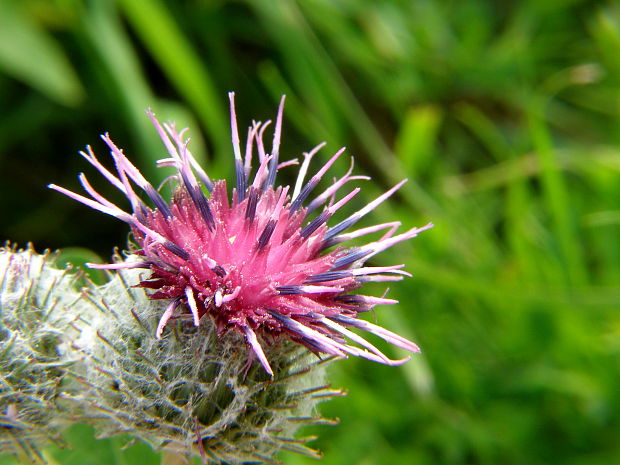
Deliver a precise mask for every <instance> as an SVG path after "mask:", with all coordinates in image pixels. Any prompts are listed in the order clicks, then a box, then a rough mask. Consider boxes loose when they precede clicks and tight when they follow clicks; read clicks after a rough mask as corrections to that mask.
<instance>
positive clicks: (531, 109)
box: [0, 0, 620, 465]
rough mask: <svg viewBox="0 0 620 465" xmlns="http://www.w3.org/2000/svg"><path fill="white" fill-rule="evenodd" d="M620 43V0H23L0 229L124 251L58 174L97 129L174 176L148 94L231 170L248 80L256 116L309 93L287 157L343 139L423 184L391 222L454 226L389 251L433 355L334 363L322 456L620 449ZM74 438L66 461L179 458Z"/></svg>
mask: <svg viewBox="0 0 620 465" xmlns="http://www.w3.org/2000/svg"><path fill="white" fill-rule="evenodd" d="M618 56H620V7H619V6H618V5H617V3H616V2H613V1H608V2H605V1H599V2H592V1H585V0H583V1H579V0H573V1H563V0H553V1H548V2H535V1H523V2H489V1H482V0H471V1H468V2H455V1H440V0H416V1H415V2H410V1H404V0H403V1H398V0H394V1H387V0H384V1H371V0H297V1H293V0H281V1H278V2H273V1H269V0H239V1H223V0H221V1H210V2H208V1H204V0H193V1H189V0H187V1H180V2H173V1H164V0H142V1H140V2H133V1H131V0H117V1H113V0H102V1H86V0H83V1H82V0H47V1H45V0H22V1H19V2H18V1H15V0H13V1H11V0H0V109H1V111H0V173H2V182H1V183H0V205H1V207H0V208H1V211H0V213H1V214H0V233H1V234H0V237H2V238H6V239H9V240H11V241H14V242H18V243H20V244H25V243H26V242H28V241H33V242H34V244H35V245H36V246H37V248H39V249H42V248H46V247H49V248H59V247H60V248H64V247H83V248H88V249H92V250H94V252H96V253H97V254H98V255H99V256H101V257H103V259H104V260H105V259H107V257H108V256H109V255H110V254H111V252H112V248H113V247H114V246H116V245H120V246H122V245H123V244H124V243H125V240H126V235H127V232H126V230H125V228H124V227H123V226H122V225H120V224H116V223H115V222H114V221H113V220H112V219H110V218H107V217H103V215H99V214H96V213H94V212H90V211H87V209H86V208H83V207H81V206H79V205H77V204H76V203H74V202H70V201H67V199H64V198H59V196H58V195H55V194H54V193H53V192H50V191H47V190H46V189H45V187H44V186H45V185H46V184H47V183H49V182H54V183H57V184H61V185H64V186H73V187H76V186H77V181H76V179H75V177H76V174H77V173H78V172H79V171H81V170H87V169H88V168H87V166H86V164H85V163H84V162H83V160H81V159H80V157H78V156H76V155H75V152H76V151H77V150H80V149H82V148H83V147H84V146H85V145H86V144H88V143H91V144H93V146H94V149H95V151H98V152H100V153H101V154H103V153H104V150H103V147H102V144H101V143H100V142H98V139H97V137H96V135H97V134H100V133H102V132H104V131H110V133H111V135H112V137H113V138H114V139H115V141H116V142H117V143H118V144H119V145H120V146H122V147H124V148H125V150H126V153H128V154H129V155H130V156H132V157H133V158H134V159H137V164H138V165H139V166H140V168H141V169H142V170H143V171H145V172H146V173H147V174H148V176H149V177H150V178H155V179H162V177H163V175H162V174H161V173H160V172H157V171H156V170H154V169H153V160H154V159H157V158H160V157H161V156H162V155H163V151H162V148H161V147H160V145H159V144H158V141H157V138H156V134H155V133H154V131H152V130H151V129H150V128H149V124H148V120H147V119H146V118H145V116H144V113H143V110H144V109H145V108H146V107H148V106H151V107H152V108H153V109H154V110H155V111H156V112H157V113H158V115H159V116H160V117H162V118H164V119H175V120H177V121H178V122H179V125H191V129H192V131H191V133H190V134H191V135H192V144H194V150H193V151H194V152H196V153H198V154H199V156H200V157H201V159H202V160H203V163H205V165H206V166H207V167H208V169H209V172H210V174H213V176H214V177H220V176H228V175H229V174H230V169H231V167H232V163H231V157H232V155H231V153H230V149H229V143H228V139H229V135H228V129H227V125H228V116H227V113H226V92H227V91H228V90H235V91H237V102H238V112H239V116H240V118H241V120H242V121H244V122H245V123H244V124H246V123H248V122H249V121H250V118H259V119H262V120H265V119H268V118H271V117H273V113H274V110H275V107H276V105H277V101H278V99H279V96H280V95H281V94H282V93H286V94H287V107H286V108H287V109H286V115H285V126H286V127H285V135H284V152H285V154H287V155H290V156H291V157H293V156H298V154H299V153H301V152H302V151H303V150H307V149H309V148H310V147H312V146H314V145H316V144H317V143H319V142H321V141H323V140H327V141H328V147H327V151H325V152H322V153H323V154H324V156H327V153H328V151H329V150H336V149H337V148H339V147H340V146H343V145H346V146H347V147H348V151H349V153H351V154H353V155H354V156H355V157H356V162H357V167H356V170H357V172H358V173H371V174H372V175H373V183H372V184H370V183H366V184H365V185H364V186H362V187H364V191H363V192H364V193H365V195H366V196H367V197H366V198H367V199H368V198H371V197H372V196H373V195H376V194H377V193H378V192H380V191H381V190H385V189H386V188H387V187H389V186H390V185H392V184H394V183H395V182H397V181H398V180H400V179H401V178H403V177H408V178H409V179H410V181H409V183H407V185H406V186H405V187H404V188H403V189H402V191H401V193H400V195H399V196H397V197H396V198H394V199H393V200H392V201H391V202H390V204H389V205H384V206H382V207H381V208H379V209H378V211H377V213H376V214H375V215H374V217H373V219H372V221H373V222H379V221H388V220H393V219H394V218H398V219H400V220H401V221H402V222H403V225H404V226H413V225H422V224H424V223H426V222H427V221H431V220H432V221H433V222H434V223H435V224H436V227H435V228H434V229H433V230H431V231H429V232H426V233H424V234H423V235H422V236H420V237H419V238H417V239H415V240H414V241H412V243H410V244H407V245H401V246H399V247H398V249H397V250H393V251H390V252H389V253H386V254H384V255H383V256H382V257H381V258H379V259H378V260H380V261H381V262H382V263H392V262H395V261H398V262H404V263H406V264H407V269H408V270H410V271H411V272H412V273H413V274H414V278H413V279H409V280H406V281H404V282H402V283H398V284H397V285H395V286H393V289H392V290H391V291H390V295H391V296H392V297H396V298H399V299H400V300H401V304H400V305H399V306H398V307H397V308H382V309H379V310H378V311H377V315H376V318H377V319H378V320H379V322H381V323H382V324H384V325H386V326H388V327H390V328H392V329H395V330H397V331H398V332H401V333H403V334H404V335H407V336H410V337H411V338H413V339H414V340H416V341H417V342H419V344H420V345H421V346H422V348H423V355H420V356H415V357H414V358H413V360H412V361H411V362H409V363H408V364H406V365H404V366H403V367H400V368H389V367H383V366H375V365H373V364H370V363H368V362H366V361H363V360H347V361H345V362H340V363H337V364H335V365H334V366H333V368H332V373H331V378H332V381H333V384H334V385H335V386H339V387H345V388H346V389H348V391H349V395H348V397H345V398H341V399H337V400H334V401H332V402H331V403H328V404H325V405H324V406H323V412H324V413H325V414H327V415H328V416H331V417H338V418H340V424H339V425H338V426H335V427H326V426H321V427H317V428H309V429H307V430H305V431H304V433H307V434H318V435H319V436H320V438H319V439H318V440H317V441H316V442H315V445H316V447H318V448H320V449H321V450H322V451H323V452H324V454H325V457H324V458H323V459H322V462H323V463H324V464H326V465H328V464H345V463H346V464H357V465H383V464H401V463H402V464H404V463H407V464H411V463H414V464H498V463H501V464H508V465H510V464H528V465H529V464H533V465H536V464H547V463H562V464H570V465H581V464H601V465H603V464H604V465H608V464H613V463H620V442H619V441H618V437H620V425H619V419H620V415H619V414H620V390H619V389H618V386H619V385H620V363H619V362H620V315H619V314H618V310H619V308H620V284H619V282H620V281H619V279H620V240H619V238H620V234H619V233H620V182H619V181H620V113H619V110H620V105H619V103H620V65H619V64H618V63H619V61H618ZM345 165H346V162H343V163H342V165H341V166H340V167H339V169H345ZM336 171H337V170H336V169H335V170H334V172H336ZM93 178H94V177H93ZM100 186H101V190H102V191H103V192H104V193H105V194H106V195H110V196H112V197H114V195H115V194H114V193H112V192H111V191H106V188H105V187H104V183H100V184H99V185H97V187H100ZM361 202H362V201H361V200H360V204H361ZM70 253H71V257H72V259H73V260H76V261H78V262H79V261H80V251H79V249H72V250H71V251H70ZM81 259H82V260H87V259H92V258H90V256H82V258H81ZM386 350H387V351H388V352H389V351H390V350H392V349H390V348H386ZM68 440H69V441H70V442H72V443H74V445H75V446H76V450H75V451H73V452H72V451H69V452H60V451H50V452H49V456H50V457H55V458H54V460H56V461H57V463H63V464H64V463H67V464H68V463H85V464H103V463H106V464H113V463H116V464H123V463H138V462H136V460H137V459H136V458H135V457H136V455H132V454H139V456H140V457H142V458H140V459H139V463H144V464H148V463H158V458H157V456H156V455H155V454H147V455H144V454H146V452H144V449H138V452H135V451H136V449H133V448H130V449H128V451H126V452H123V451H120V450H119V446H120V444H121V443H122V441H120V440H117V439H114V440H102V441H97V442H93V441H92V433H91V432H90V430H88V429H86V428H79V427H78V428H77V429H76V430H72V432H71V434H70V435H69V437H68ZM84 444H88V447H86V446H84ZM136 447H141V446H136ZM63 454H64V455H63ZM71 454H73V455H71ZM71 457H73V458H71ZM76 457H77V458H76ZM281 458H282V460H283V462H284V463H285V464H287V465H302V464H310V463H316V462H315V461H313V460H311V459H307V458H304V457H298V456H295V455H293V454H286V453H285V454H282V457H281ZM3 460H5V461H4V462H0V463H8V462H6V459H3ZM71 460H77V461H75V462H74V461H71Z"/></svg>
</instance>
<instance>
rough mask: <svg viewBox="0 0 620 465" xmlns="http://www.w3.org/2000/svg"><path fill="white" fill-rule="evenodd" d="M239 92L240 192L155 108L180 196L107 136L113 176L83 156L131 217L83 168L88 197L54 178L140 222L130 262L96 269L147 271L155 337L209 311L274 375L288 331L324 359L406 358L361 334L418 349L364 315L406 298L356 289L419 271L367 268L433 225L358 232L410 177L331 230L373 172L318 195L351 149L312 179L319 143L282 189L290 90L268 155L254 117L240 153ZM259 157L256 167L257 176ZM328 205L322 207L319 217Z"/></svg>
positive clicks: (236, 151) (165, 162)
mask: <svg viewBox="0 0 620 465" xmlns="http://www.w3.org/2000/svg"><path fill="white" fill-rule="evenodd" d="M229 98H230V113H231V132H232V146H233V159H234V164H235V180H234V184H233V187H232V189H229V187H228V186H227V183H226V181H225V180H219V181H213V180H211V178H210V177H209V176H208V175H207V173H206V172H205V170H204V169H203V168H202V167H201V166H200V165H199V164H198V163H197V162H196V160H195V158H194V157H193V155H192V154H191V152H190V150H189V139H184V138H183V133H184V131H180V132H179V131H177V130H176V129H175V126H174V124H161V123H160V122H159V121H158V120H157V118H156V117H155V115H154V113H153V112H152V111H150V110H148V111H147V116H148V117H149V118H150V120H151V121H152V123H153V125H154V126H155V129H156V130H157V132H158V133H159V136H160V137H161V139H162V141H163V143H164V145H165V147H166V150H167V152H168V156H167V157H166V158H164V159H162V160H160V161H159V162H158V166H161V167H171V168H173V169H174V170H175V176H174V178H175V179H176V187H175V188H174V193H173V195H172V198H171V199H169V200H168V201H167V200H165V199H164V198H163V197H162V195H161V194H160V193H159V192H158V191H157V190H156V189H155V188H154V187H153V186H152V185H151V184H150V183H149V182H148V181H147V180H146V179H145V178H144V177H143V176H142V174H141V173H140V172H139V170H138V169H137V168H136V167H135V166H134V165H133V164H132V163H131V162H130V161H129V159H128V158H127V157H126V156H125V155H124V154H123V152H122V151H121V150H120V149H119V148H117V147H116V145H115V144H114V143H113V142H112V140H111V139H110V138H109V136H108V135H107V134H106V135H104V136H102V138H103V140H104V142H105V143H106V144H107V146H108V147H109V149H110V153H111V156H112V158H113V160H114V163H115V167H116V173H115V174H114V173H112V172H111V171H109V170H108V169H107V168H105V167H104V165H103V164H101V163H100V162H99V160H98V159H97V158H96V156H95V154H94V153H93V151H92V150H91V149H90V147H88V148H87V151H86V152H81V154H82V156H84V158H85V159H86V160H87V161H88V162H89V163H91V164H92V165H93V166H94V167H95V168H97V169H98V170H99V171H100V172H101V174H102V175H103V176H104V177H105V178H106V179H107V180H108V181H109V182H110V183H112V185H114V186H115V187H116V188H117V189H119V190H120V191H121V192H122V193H123V194H125V196H126V197H127V198H128V200H129V203H130V205H131V211H130V212H129V211H125V210H123V209H121V208H120V207H118V206H117V205H115V204H113V203H112V202H110V201H108V200H107V199H106V198H104V197H103V196H102V195H100V194H99V193H98V192H97V191H95V189H94V188H93V187H92V186H91V185H90V183H89V182H88V180H87V179H86V177H85V176H84V175H81V176H80V182H81V184H82V186H83V187H84V190H85V191H86V192H87V193H88V194H89V195H90V198H88V197H85V196H82V195H79V194H76V193H74V192H72V191H69V190H67V189H65V188H62V187H59V186H56V185H50V187H51V188H52V189H55V190H57V191H59V192H61V193H63V194H65V195H67V196H69V197H71V198H73V199H75V200H77V201H79V202H82V203H84V204H86V205H87V206H89V207H91V208H94V209H96V210H99V211H101V212H103V213H106V214H109V215H112V216H114V217H116V218H118V219H120V220H122V221H124V222H126V223H128V224H129V226H130V227H131V231H132V236H133V242H135V247H136V248H135V250H133V251H132V254H133V258H132V259H131V260H127V261H125V262H118V263H113V264H109V265H94V264H91V265H90V266H92V267H97V268H104V269H121V268H144V269H145V270H146V271H145V273H144V275H143V279H142V281H141V282H140V284H139V286H140V287H143V288H145V289H146V290H147V293H148V295H149V297H150V298H151V299H157V300H165V301H167V302H168V305H167V306H166V308H165V310H164V312H163V313H162V315H159V324H158V326H157V330H156V337H157V338H161V337H164V335H165V332H166V327H167V326H168V324H169V323H170V322H171V321H175V320H180V319H183V320H189V321H190V322H191V323H192V324H194V325H196V326H198V325H199V324H200V322H201V320H202V319H203V318H210V319H211V320H212V321H213V323H214V324H215V327H216V329H217V331H218V333H219V334H224V333H226V332H228V331H236V332H238V333H240V334H242V335H243V337H244V338H245V341H246V343H247V345H248V347H249V349H250V350H249V360H248V364H249V363H251V362H252V359H253V358H254V357H256V358H258V360H259V362H260V363H261V364H262V366H263V367H264V369H265V370H266V371H267V372H268V373H269V374H270V375H272V374H273V370H272V367H271V365H270V363H269V360H268V357H267V355H266V353H265V351H264V347H265V344H271V343H273V342H275V341H277V340H278V339H279V338H282V337H285V338H289V339H291V340H293V341H295V342H297V343H299V344H302V345H303V346H305V347H307V348H308V349H310V350H311V351H312V352H315V353H317V354H320V353H324V354H330V355H335V356H339V357H346V356H348V355H356V356H360V357H364V358H367V359H369V360H373V361H376V362H380V363H384V364H389V365H396V364H400V363H403V362H404V361H406V360H408V358H406V359H401V360H392V359H390V358H388V357H387V356H386V355H385V354H384V353H383V352H381V351H380V350H379V349H378V348H377V347H375V346H374V345H373V344H371V343H370V342H368V341H367V340H366V339H364V338H362V337H361V336H360V335H359V334H357V333H356V332H353V331H352V329H358V330H363V331H367V332H370V333H373V334H375V335H376V336H378V337H380V338H382V339H384V340H386V341H387V342H389V343H391V344H393V345H395V346H398V347H401V348H403V349H406V350H408V351H411V352H418V351H419V349H418V347H417V345H416V344H414V343H413V342H411V341H409V340H407V339H405V338H403V337H401V336H399V335H397V334H395V333H393V332H391V331H388V330H387V329H384V328H382V327H380V326H378V325H376V324H373V323H369V322H367V321H364V320H362V319H360V318H358V316H359V314H360V313H363V312H366V311H369V310H370V309H372V308H373V307H374V306H375V305H378V304H394V303H396V301H395V300H392V299H387V298H384V297H373V296H366V295H362V294H357V293H355V292H354V291H355V290H357V289H358V288H359V287H360V286H362V285H363V284H364V283H365V282H368V281H378V282H383V281H396V280H399V279H402V278H403V276H409V274H408V273H407V272H406V271H404V270H403V267H404V265H403V264H398V265H392V266H366V262H367V261H368V260H369V259H370V258H371V257H373V256H375V255H376V254H378V253H380V252H382V251H383V250H385V249H387V248H389V247H392V246H393V245H396V244H398V243H400V242H403V241H405V240H408V239H411V238H413V237H415V236H417V234H418V233H420V232H422V231H424V230H426V229H428V228H430V227H432V224H430V223H429V224H427V225H425V226H423V227H420V228H413V229H410V230H408V231H405V232H402V233H400V234H397V229H398V227H399V226H400V223H399V222H389V223H382V224H377V225H375V226H370V227H365V228H361V229H356V230H350V229H351V228H353V226H355V224H356V223H357V222H358V221H359V220H360V219H361V218H362V217H363V216H365V215H367V214H368V213H370V212H371V211H373V210H374V209H375V208H376V207H377V206H378V205H379V204H381V203H382V202H384V201H385V200H387V199H388V198H389V197H391V196H392V195H393V194H394V193H395V192H396V191H397V190H398V189H399V188H400V187H401V186H402V184H403V183H404V182H405V181H402V182H400V183H398V184H397V185H396V186H394V187H392V188H391V189H389V190H388V191H387V192H385V193H384V194H382V195H380V196H379V197H377V198H376V199H374V200H373V201H371V202H370V203H368V204H367V205H366V206H364V207H363V208H361V209H359V210H358V211H356V212H354V213H353V214H351V215H349V216H348V217H346V218H345V219H344V220H342V221H340V222H337V223H335V224H332V225H330V224H329V223H330V220H331V217H332V216H333V215H334V214H336V212H338V211H339V210H341V209H342V208H343V207H344V206H345V205H346V204H347V203H348V202H349V201H350V200H351V199H352V198H353V197H355V196H356V195H357V194H358V192H359V191H360V188H358V187H355V188H350V189H349V188H347V189H348V190H346V191H345V186H347V185H348V184H349V183H350V182H352V181H358V180H367V179H369V178H367V177H365V176H354V175H352V174H351V173H352V170H353V166H351V168H350V169H349V170H348V171H347V172H346V173H345V174H344V175H342V176H341V177H340V178H338V179H336V180H335V181H334V182H333V183H332V184H330V185H329V186H327V187H326V188H325V189H324V190H323V191H322V192H320V193H319V194H318V195H317V194H315V192H314V191H315V189H316V188H317V187H318V185H319V183H320V181H321V180H322V179H323V177H324V176H325V174H326V173H327V172H328V171H329V170H330V168H331V167H332V165H333V164H334V163H335V162H336V160H337V159H338V158H340V157H341V156H342V154H343V153H344V148H343V149H341V150H339V151H338V152H336V153H335V154H334V155H332V156H331V157H330V158H329V160H328V161H327V162H326V163H325V164H324V165H323V166H322V167H321V168H320V169H319V170H318V171H317V172H316V173H315V174H314V175H313V176H311V177H310V179H309V180H307V181H306V175H307V173H308V171H309V167H310V164H311V161H312V159H313V157H314V156H315V155H316V154H317V153H318V151H319V150H320V149H321V148H322V147H323V145H324V144H320V145H319V146H317V147H315V148H314V149H313V150H311V151H310V152H308V153H305V154H304V160H303V162H302V164H301V166H300V169H299V172H298V175H297V179H296V181H295V184H294V187H292V188H291V187H290V186H279V185H277V184H276V176H277V173H278V170H279V169H280V168H282V167H283V166H289V165H291V164H292V163H291V162H290V161H289V162H284V163H282V162H280V138H281V133H282V117H283V108H284V97H283V98H282V100H281V101H280V105H279V108H278V112H277V116H276V122H275V125H274V132H273V142H272V144H271V150H269V151H267V149H266V147H265V145H264V142H263V137H264V133H265V130H266V128H267V127H268V126H269V124H270V122H266V123H260V122H253V123H252V125H251V126H250V127H249V128H248V131H247V138H246V143H245V147H244V150H243V151H242V148H241V142H240V137H239V132H238V127H237V118H236V114H235V104H234V93H232V92H231V93H229ZM254 160H255V161H256V163H257V165H258V166H257V168H256V170H254V171H253V170H252V162H253V161H254ZM135 186H137V187H138V188H139V189H140V190H142V191H143V192H144V193H145V194H146V197H147V198H148V203H147V202H145V201H143V200H142V198H141V197H140V196H139V195H138V194H137V193H136V192H135V190H134V188H135ZM341 191H345V192H344V194H340V192H341ZM312 195H314V197H312ZM318 209H321V211H320V212H318V213H316V214H314V215H313V216H311V214H312V213H313V212H315V210H318ZM373 233H382V236H381V237H380V238H379V239H378V240H374V241H371V242H368V243H366V244H364V245H361V246H355V247H346V246H343V245H341V244H343V243H345V242H347V241H349V240H351V239H356V238H359V237H363V236H366V235H370V234H373Z"/></svg>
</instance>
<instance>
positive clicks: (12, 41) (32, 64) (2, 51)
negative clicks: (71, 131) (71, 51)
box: [0, 1, 84, 106]
mask: <svg viewBox="0 0 620 465" xmlns="http://www.w3.org/2000/svg"><path fill="white" fill-rule="evenodd" d="M0 70H1V71H3V72H4V73H6V74H8V75H10V76H12V77H14V78H15V79H18V80H20V81H22V82H24V83H26V84H27V85H29V86H32V87H34V88H35V89H37V90H38V91H39V92H41V93H43V94H45V95H46V96H47V97H49V98H50V99H52V100H55V101H56V102H58V103H60V104H62V105H67V106H75V105H77V104H78V103H79V102H80V101H81V100H82V98H83V94H84V90H83V88H82V85H81V83H80V81H79V79H78V77H77V75H76V73H75V71H74V69H73V67H72V65H71V63H70V62H69V60H68V59H67V56H66V55H65V53H64V51H63V49H62V48H61V47H60V46H59V45H58V44H57V42H56V41H55V39H54V38H53V37H52V35H51V34H49V33H48V32H47V31H46V30H45V29H43V28H42V27H41V26H40V25H38V24H36V23H35V22H34V21H33V19H32V18H31V17H29V16H28V15H26V14H25V13H24V12H23V11H21V10H20V9H19V7H18V6H17V5H14V4H13V3H12V2H6V1H5V2H2V5H0Z"/></svg>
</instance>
